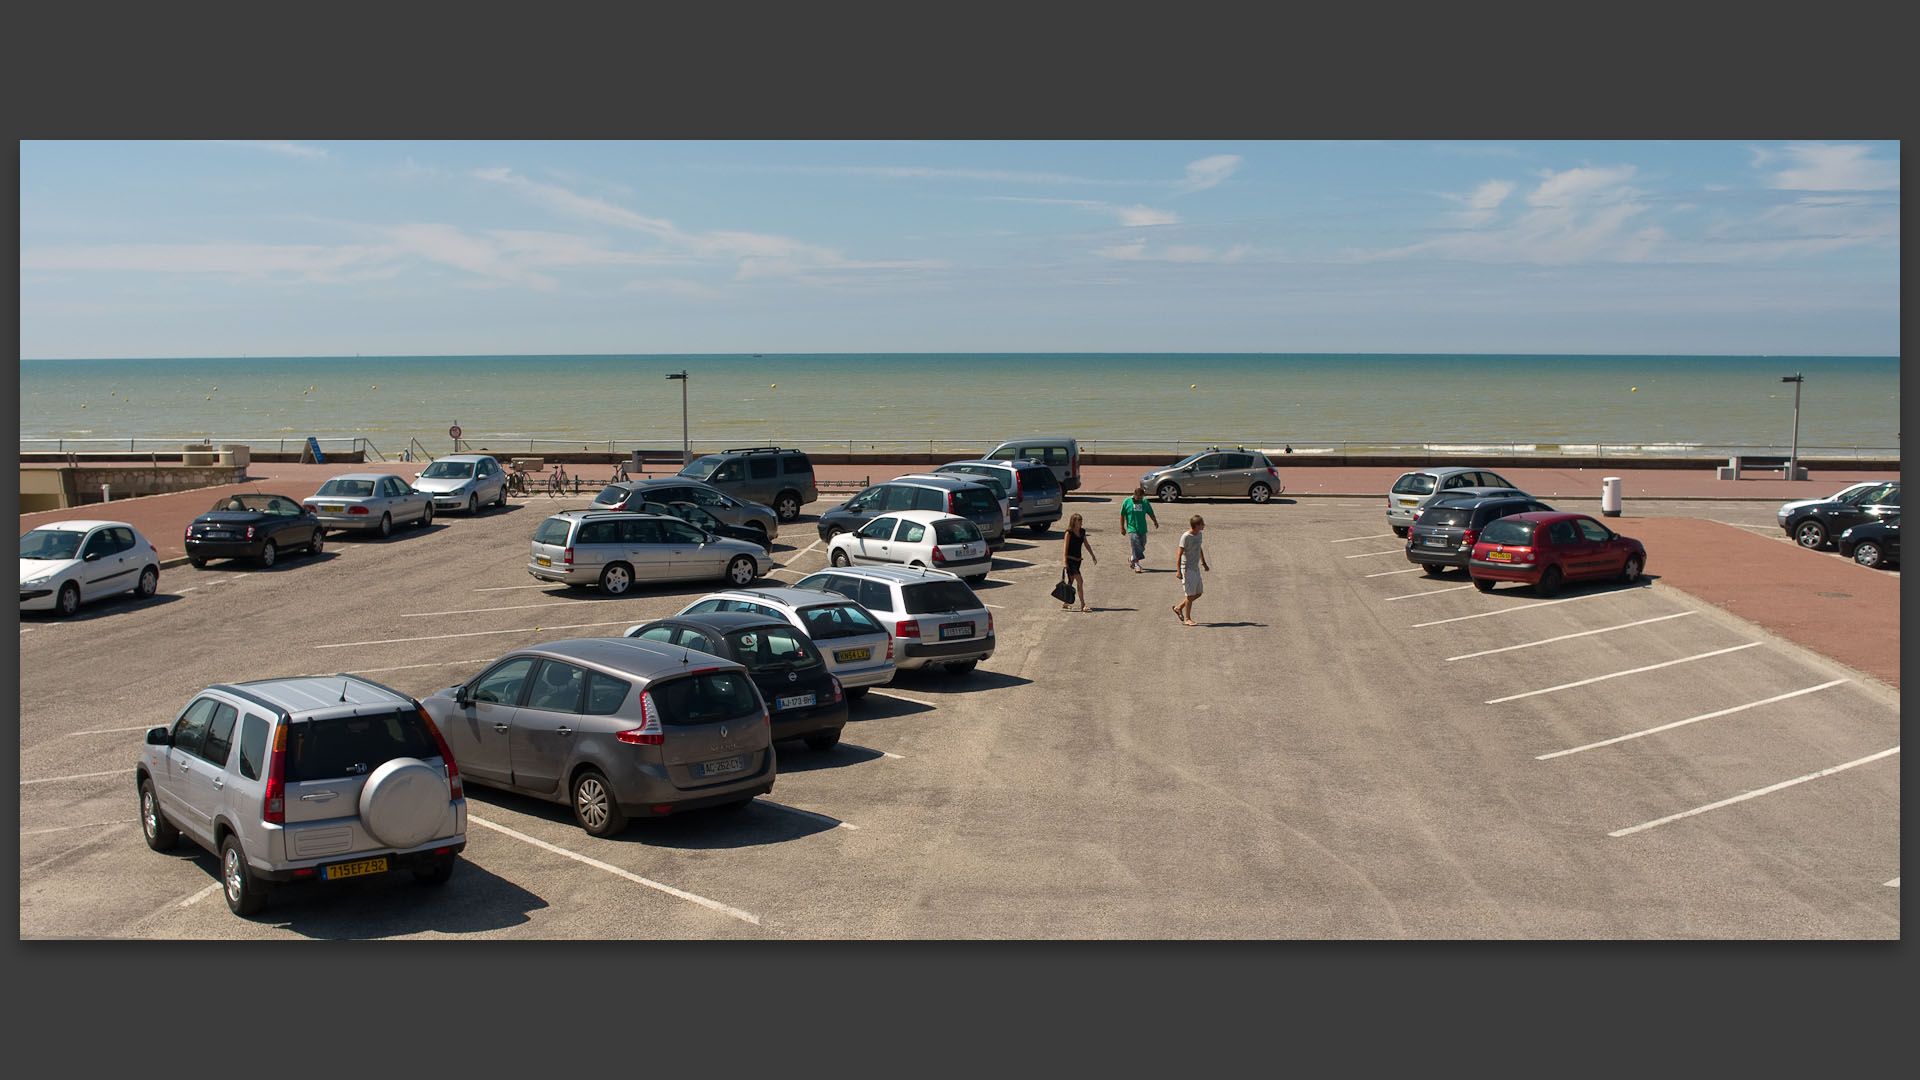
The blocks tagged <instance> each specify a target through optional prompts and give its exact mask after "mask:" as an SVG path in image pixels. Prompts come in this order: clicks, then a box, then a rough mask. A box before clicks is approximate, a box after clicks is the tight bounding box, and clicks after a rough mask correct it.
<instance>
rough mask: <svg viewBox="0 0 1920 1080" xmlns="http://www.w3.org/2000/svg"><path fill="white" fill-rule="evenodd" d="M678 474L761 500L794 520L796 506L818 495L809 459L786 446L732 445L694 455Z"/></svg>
mask: <svg viewBox="0 0 1920 1080" xmlns="http://www.w3.org/2000/svg"><path fill="white" fill-rule="evenodd" d="M680 475H681V476H683V477H686V478H688V479H691V480H699V481H701V482H703V483H706V484H710V485H712V486H713V487H715V488H718V489H719V490H721V491H724V492H726V493H727V494H729V495H734V496H737V497H739V498H742V499H747V500H749V501H751V502H757V503H764V504H766V505H767V506H770V507H772V508H773V512H774V514H775V516H777V517H778V518H779V519H780V520H781V521H795V520H798V519H799V517H800V508H801V507H802V506H805V505H806V504H807V503H810V502H814V501H817V500H818V499H819V498H820V491H819V489H818V488H817V487H815V486H814V482H813V460H812V459H811V458H809V457H807V455H806V454H804V453H802V452H801V451H799V450H794V449H792V448H790V447H781V446H736V447H734V448H733V449H731V450H722V451H721V452H719V453H717V454H705V455H702V456H700V457H697V458H694V459H693V460H692V461H690V462H688V463H687V466H686V468H684V469H681V470H680Z"/></svg>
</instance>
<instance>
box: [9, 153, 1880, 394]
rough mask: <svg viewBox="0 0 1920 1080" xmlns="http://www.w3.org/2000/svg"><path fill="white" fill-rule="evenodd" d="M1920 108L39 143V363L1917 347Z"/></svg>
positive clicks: (31, 312)
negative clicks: (1874, 121) (1676, 121)
mask: <svg viewBox="0 0 1920 1080" xmlns="http://www.w3.org/2000/svg"><path fill="white" fill-rule="evenodd" d="M1899 173H1900V157H1899V144H1898V143H1897V142H1860V141H1850V140H1830V141H1822V140H1799V141H1778V142H1768V141H1693V142H1617V141H1608V142H1511V141H1499V142H1479V141H1476V142H1431V141H1410V142H1320V141H1316V142H1272V141H1268V142H1211V141H1209V142H1174V141H1141V142H1092V141H1019V142H989V141H958V142H786V141H781V142H611V141H609V142H434V141H427V142H403V141H381V142H335V141H328V140H305V139H288V140H264V141H221V140H203V141H177V142H162V141H140V142H87V141H58V142H35V141H29V142H22V143H21V144H20V355H21V357H22V358H28V359H48V358H92V357H193V356H243V355H245V356H336V355H353V354H356V353H358V354H363V355H368V356H374V355H473V354H487V355H498V354H586V353H613V354H649V353H753V352H759V353H884V352H1028V351H1031V352H1282V353H1285V352H1387V353H1589V354H1591V353H1606V354H1612V353H1623V354H1734V355H1847V356H1854V355H1858V356H1892V355H1897V354H1898V352H1899V333H1900V317H1899V312H1900V307H1899V280H1900V279H1899V256H1900V250H1899V225H1900V179H1899Z"/></svg>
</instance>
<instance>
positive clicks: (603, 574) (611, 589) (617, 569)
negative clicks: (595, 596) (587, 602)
mask: <svg viewBox="0 0 1920 1080" xmlns="http://www.w3.org/2000/svg"><path fill="white" fill-rule="evenodd" d="M631 588H633V567H631V566H628V565H627V564H626V563H623V562H617V563H608V564H607V567H606V569H604V570H602V571H600V591H601V592H603V593H606V594H607V595H608V596H619V595H621V594H623V593H625V592H626V591H627V590H628V589H631Z"/></svg>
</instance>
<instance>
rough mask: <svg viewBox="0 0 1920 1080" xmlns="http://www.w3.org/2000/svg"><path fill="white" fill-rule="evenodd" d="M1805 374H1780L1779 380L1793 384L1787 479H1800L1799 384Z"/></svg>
mask: <svg viewBox="0 0 1920 1080" xmlns="http://www.w3.org/2000/svg"><path fill="white" fill-rule="evenodd" d="M1806 378H1807V377H1806V376H1805V375H1802V374H1800V373H1799V372H1797V371H1796V372H1794V373H1793V374H1791V375H1782V376H1780V381H1781V382H1790V383H1792V384H1793V449H1792V450H1791V451H1790V452H1789V453H1788V454H1787V479H1789V480H1798V479H1800V384H1801V383H1802V382H1805V381H1806Z"/></svg>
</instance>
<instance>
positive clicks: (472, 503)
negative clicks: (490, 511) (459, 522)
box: [467, 492, 480, 517]
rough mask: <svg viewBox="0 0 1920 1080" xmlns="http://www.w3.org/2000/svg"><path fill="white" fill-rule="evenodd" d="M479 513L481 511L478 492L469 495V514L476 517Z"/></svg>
mask: <svg viewBox="0 0 1920 1080" xmlns="http://www.w3.org/2000/svg"><path fill="white" fill-rule="evenodd" d="M479 513H480V496H479V494H478V493H477V492H476V493H475V494H472V495H469V496H467V516H468V517H475V516H477V515H478V514H479Z"/></svg>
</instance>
